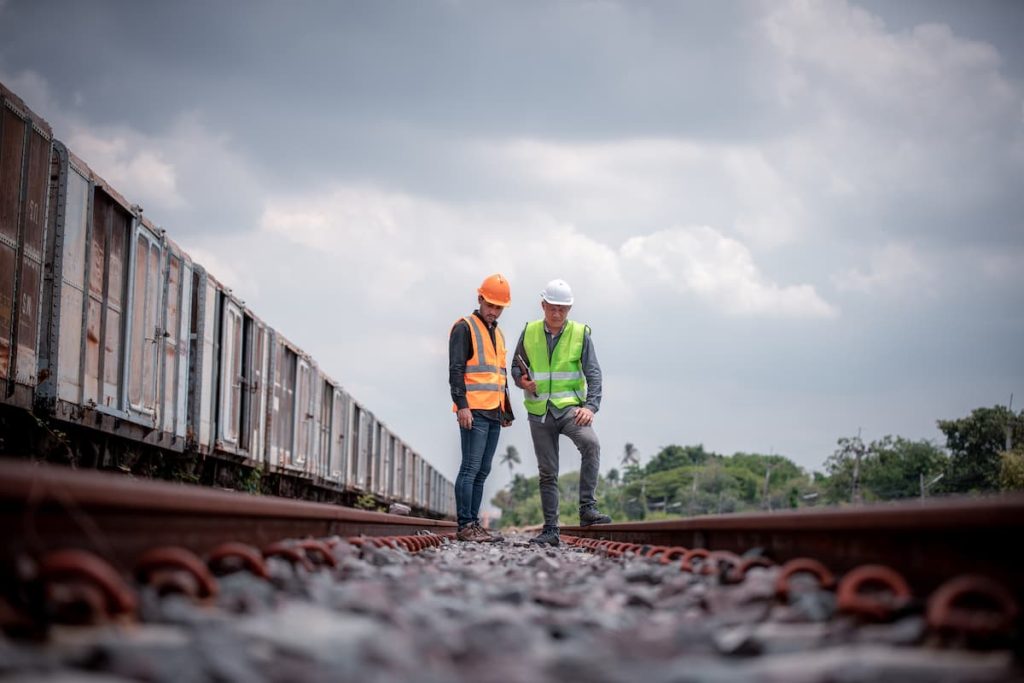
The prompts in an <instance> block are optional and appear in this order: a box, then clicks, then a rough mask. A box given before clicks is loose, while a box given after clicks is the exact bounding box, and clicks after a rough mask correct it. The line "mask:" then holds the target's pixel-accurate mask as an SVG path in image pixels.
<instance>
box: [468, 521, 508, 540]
mask: <svg viewBox="0 0 1024 683" xmlns="http://www.w3.org/2000/svg"><path fill="white" fill-rule="evenodd" d="M475 525H476V528H477V529H479V530H480V532H481V533H482V534H483V535H484V536H486V537H487V538H486V540H484V542H485V543H501V542H502V541H504V540H505V537H504V536H502V535H501V534H499V533H498V532H496V531H491V530H490V529H485V528H483V527H482V526H480V523H479V522H475Z"/></svg>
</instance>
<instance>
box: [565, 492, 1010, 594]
mask: <svg viewBox="0 0 1024 683" xmlns="http://www.w3.org/2000/svg"><path fill="white" fill-rule="evenodd" d="M561 532H562V534H564V535H567V536H580V537H584V538H595V539H605V540H609V541H615V542H622V543H636V544H641V545H651V546H682V547H684V548H689V549H692V548H705V549H708V550H720V551H730V552H734V553H744V552H747V551H749V550H751V549H754V548H758V549H760V550H761V551H762V552H763V553H764V555H766V556H767V557H769V558H771V559H772V560H774V561H775V562H778V563H783V562H786V561H788V560H792V559H796V558H799V557H812V558H816V559H818V560H820V561H821V562H823V563H825V564H826V565H828V566H829V567H830V568H831V569H832V570H833V571H836V572H840V573H842V572H846V571H849V570H851V569H854V568H855V567H857V566H860V565H863V564H869V563H878V564H883V565H887V566H890V567H893V568H894V569H896V570H897V571H899V572H901V573H902V574H903V575H904V576H905V577H906V578H907V579H908V580H909V581H910V582H911V583H912V585H913V586H914V589H915V591H919V592H928V591H931V590H933V589H934V588H936V587H937V586H939V585H940V584H942V583H943V582H944V581H946V580H948V579H950V578H951V577H954V576H957V575H960V574H984V575H987V576H990V577H992V578H993V579H995V580H997V581H1000V582H1001V583H1003V584H1004V585H1006V586H1007V587H1009V588H1010V589H1011V590H1013V591H1014V592H1016V594H1017V595H1018V596H1024V561H1021V560H1020V559H1019V558H1020V556H1018V555H1017V553H1018V552H1019V551H1020V550H1019V545H1020V540H1021V539H1022V538H1024V496H1021V495H1012V496H998V497H990V498H957V499H931V500H926V501H915V502H908V503H887V504H876V505H863V506H857V507H846V508H831V509H805V510H787V511H778V512H770V513H763V514H727V515H709V516H702V517H693V518H688V519H679V520H664V521H656V522H631V523H624V524H602V525H596V526H590V527H584V528H581V527H563V528H562V530H561Z"/></svg>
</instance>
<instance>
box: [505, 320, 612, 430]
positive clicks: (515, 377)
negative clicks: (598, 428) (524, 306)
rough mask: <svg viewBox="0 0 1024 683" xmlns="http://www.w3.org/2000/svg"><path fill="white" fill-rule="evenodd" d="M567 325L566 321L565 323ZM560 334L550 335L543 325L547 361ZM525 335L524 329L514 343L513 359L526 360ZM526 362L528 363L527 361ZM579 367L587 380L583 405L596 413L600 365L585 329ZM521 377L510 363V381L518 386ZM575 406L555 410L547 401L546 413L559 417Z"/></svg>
mask: <svg viewBox="0 0 1024 683" xmlns="http://www.w3.org/2000/svg"><path fill="white" fill-rule="evenodd" d="M566 325H568V321H566ZM564 331H565V326H563V327H562V332H564ZM562 332H559V333H558V334H552V333H551V332H550V331H549V330H548V326H547V325H544V338H545V339H547V342H548V359H550V358H551V353H552V352H553V351H554V350H555V345H556V344H558V339H559V338H560V337H561V336H562ZM525 335H526V328H525V327H524V328H523V331H522V332H521V333H520V334H519V341H518V342H517V343H516V351H515V355H513V356H512V358H513V359H514V358H515V357H516V356H522V357H523V360H527V355H526V347H525V346H524V345H523V338H524V337H525ZM527 362H529V361H528V360H527ZM580 366H581V367H582V370H583V376H584V377H586V378H587V402H586V404H585V405H584V407H585V408H588V409H589V410H590V411H591V412H594V413H596V412H597V411H598V409H599V408H600V407H601V365H600V364H599V363H598V362H597V352H596V351H594V342H593V341H592V340H591V339H590V328H589V327H587V328H586V332H585V333H584V335H583V354H582V356H581V357H580ZM522 376H523V371H522V370H521V369H520V368H519V365H518V364H517V363H515V362H513V363H512V381H513V382H515V383H516V386H519V380H520V379H521V378H522ZM574 407H575V406H569V407H568V408H556V407H554V406H553V405H551V402H550V401H548V412H549V413H551V414H552V415H554V416H555V417H561V416H562V415H564V414H565V412H566V411H567V410H571V409H573V408H574ZM528 417H529V419H530V420H533V421H534V422H543V421H544V417H545V416H544V415H534V414H532V413H531V414H529V416H528Z"/></svg>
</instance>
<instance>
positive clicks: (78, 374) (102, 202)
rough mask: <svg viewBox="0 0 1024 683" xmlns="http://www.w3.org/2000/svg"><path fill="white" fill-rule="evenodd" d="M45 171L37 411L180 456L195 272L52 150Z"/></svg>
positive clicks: (110, 191)
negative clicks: (48, 203) (48, 199)
mask: <svg viewBox="0 0 1024 683" xmlns="http://www.w3.org/2000/svg"><path fill="white" fill-rule="evenodd" d="M51 166H52V173H51V181H50V185H51V194H52V196H53V197H54V206H53V211H52V212H50V221H49V223H50V225H49V230H48V234H49V236H48V239H47V243H46V244H47V254H46V265H47V277H46V281H45V284H44V287H43V302H44V308H43V310H44V314H43V330H44V333H43V335H42V339H41V340H40V345H39V349H40V354H39V356H40V357H39V376H40V378H41V382H40V384H39V386H38V387H37V392H36V400H37V402H38V403H39V404H41V405H43V406H45V408H46V410H47V412H48V413H49V414H51V415H53V416H54V417H56V418H58V419H60V420H63V421H66V422H70V423H74V424H78V425H83V424H84V425H88V426H89V428H90V429H98V430H100V431H103V432H106V433H111V434H117V435H119V436H124V437H126V438H128V439H132V440H135V441H140V442H143V443H147V444H150V445H157V446H160V447H162V448H168V449H171V450H173V451H177V452H180V451H182V450H183V449H184V448H185V442H186V439H185V437H186V427H187V424H186V415H185V409H186V402H187V395H188V364H189V353H190V347H189V329H190V328H189V321H190V317H191V305H192V303H191V302H192V297H191V291H190V290H191V281H192V261H191V259H190V258H189V257H188V255H187V254H185V253H184V252H183V251H182V250H181V249H180V248H178V247H177V245H175V244H174V243H173V242H171V241H170V240H168V239H167V237H166V235H165V234H164V231H163V230H161V229H160V228H158V227H156V226H155V225H154V224H153V223H152V222H150V221H149V220H148V219H146V218H144V217H143V216H142V209H141V208H140V207H138V206H133V205H131V204H129V203H128V201H127V200H126V199H125V198H124V197H123V196H121V194H120V193H118V192H117V190H115V189H114V188H113V187H112V186H111V185H110V184H109V183H107V182H106V181H104V180H103V178H101V177H100V176H98V175H97V174H96V173H95V172H93V171H92V170H91V169H90V168H89V167H88V166H87V165H86V164H85V163H84V162H83V161H82V160H81V159H78V158H77V157H75V156H74V155H73V154H72V153H71V152H70V151H69V150H68V149H67V148H66V147H65V146H64V145H63V144H61V143H60V142H57V143H56V144H55V145H54V148H53V161H52V164H51Z"/></svg>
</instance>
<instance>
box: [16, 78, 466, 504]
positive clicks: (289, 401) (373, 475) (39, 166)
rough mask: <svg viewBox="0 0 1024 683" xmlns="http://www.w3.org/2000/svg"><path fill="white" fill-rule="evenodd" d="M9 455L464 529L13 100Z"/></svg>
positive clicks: (438, 487) (318, 383)
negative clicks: (386, 512)
mask: <svg viewBox="0 0 1024 683" xmlns="http://www.w3.org/2000/svg"><path fill="white" fill-rule="evenodd" d="M0 109H2V120H0V452H6V453H8V454H10V453H16V454H25V453H29V452H30V453H32V454H34V456H35V457H39V454H40V453H42V454H44V455H46V456H47V457H48V458H49V459H57V460H61V459H63V460H67V461H70V462H72V463H77V464H79V465H92V466H98V467H103V468H108V469H113V468H120V469H124V470H129V471H133V472H143V473H149V474H154V475H156V476H162V477H165V478H172V479H173V478H179V479H185V480H193V481H204V482H205V483H211V484H218V485H222V486H224V485H227V486H230V487H233V488H239V487H241V488H249V489H250V490H257V489H260V490H263V491H264V492H269V493H276V494H281V495H289V496H296V497H303V498H308V499H313V500H323V501H334V502H339V503H342V504H357V503H358V504H360V505H362V506H367V507H370V506H383V505H386V504H388V503H392V502H395V503H402V504H404V505H406V506H408V507H410V508H412V509H413V510H415V511H417V512H419V513H421V514H427V515H429V516H432V517H450V516H452V514H453V513H454V490H453V487H452V484H451V482H449V481H448V480H446V479H445V478H444V477H443V476H442V475H441V474H440V473H439V472H437V470H435V469H434V468H433V467H432V466H431V465H430V463H428V462H427V461H426V460H425V459H424V458H423V457H422V456H421V455H420V454H419V453H417V452H416V451H414V450H413V449H412V448H411V447H409V445H408V444H406V443H405V442H404V441H403V440H402V439H400V438H399V437H398V436H397V435H396V434H394V433H393V432H392V431H391V430H390V429H388V427H387V426H386V425H385V424H384V423H383V422H381V421H380V420H379V419H377V417H376V416H375V415H374V414H373V413H372V412H371V411H370V410H368V409H367V408H366V407H365V406H364V405H363V404H361V403H359V402H358V401H357V400H356V399H355V398H354V397H352V396H351V395H350V394H349V393H348V392H346V391H345V389H344V388H343V387H342V386H341V385H340V384H339V383H338V382H337V381H335V380H334V379H333V378H331V377H330V376H329V375H328V374H327V373H326V372H324V371H323V369H322V368H321V367H320V366H319V365H318V364H317V362H316V360H315V359H313V358H312V357H310V355H309V354H307V353H305V352H303V350H302V349H300V348H299V347H298V346H297V345H295V344H294V343H292V342H291V341H289V340H288V339H287V338H286V337H285V336H284V335H283V334H281V332H279V331H277V330H275V329H273V328H272V327H270V326H269V325H268V324H266V322H264V321H263V320H261V319H260V318H259V317H258V316H257V315H256V314H255V313H254V312H253V311H252V310H251V309H250V308H249V307H248V306H246V305H245V303H244V302H243V301H242V300H240V299H239V297H238V296H237V295H236V294H235V293H234V292H232V291H231V289H230V288H228V287H226V286H225V285H224V284H223V283H222V282H220V281H218V280H217V278H216V277H215V276H214V274H212V273H210V272H208V271H207V270H206V269H205V268H203V267H202V266H201V265H200V264H198V263H196V262H195V261H193V259H192V258H190V257H189V255H188V254H187V253H186V252H185V251H184V250H182V249H181V248H180V247H179V246H178V245H177V244H175V243H174V241H173V240H172V239H171V238H170V236H168V234H167V233H166V232H165V231H164V230H163V229H161V228H159V227H157V226H156V225H155V224H154V223H153V222H152V221H151V220H149V218H148V217H146V216H143V213H142V209H141V208H140V207H139V206H138V205H135V204H132V203H130V202H129V200H128V199H126V198H125V197H124V196H122V195H121V194H120V193H119V192H118V191H117V189H116V188H114V187H112V186H111V185H110V183H108V182H106V181H105V180H104V179H103V178H101V177H100V176H99V175H98V174H97V173H96V172H95V171H93V170H92V169H91V168H90V167H89V165H88V164H87V163H86V162H85V161H84V160H82V159H80V158H79V157H77V156H76V155H75V154H74V152H73V151H72V150H70V149H69V148H68V147H67V145H65V144H63V143H62V142H60V141H59V140H56V139H54V137H53V134H52V131H51V128H50V126H49V125H48V124H47V123H46V122H45V121H44V120H43V119H42V118H40V117H39V116H37V115H36V114H35V113H34V112H32V111H31V110H30V109H29V108H28V107H27V106H26V105H25V103H24V102H22V100H21V99H20V98H18V97H17V95H15V94H14V93H12V92H11V91H10V90H8V89H7V88H6V87H5V86H4V85H3V84H0Z"/></svg>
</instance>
